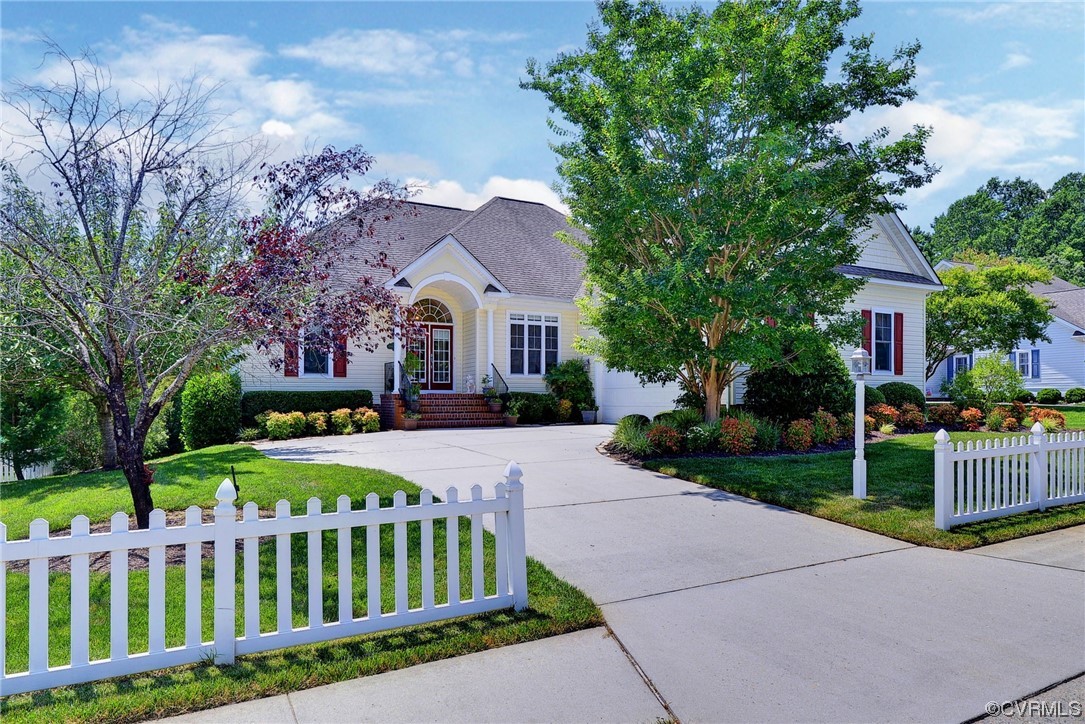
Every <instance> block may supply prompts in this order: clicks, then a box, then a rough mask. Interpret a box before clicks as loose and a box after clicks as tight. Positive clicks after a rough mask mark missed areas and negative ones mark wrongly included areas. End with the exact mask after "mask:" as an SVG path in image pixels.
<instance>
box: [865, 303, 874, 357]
mask: <svg viewBox="0 0 1085 724" xmlns="http://www.w3.org/2000/svg"><path fill="white" fill-rule="evenodd" d="M870 319H871V316H870V310H869V309H864V310H863V349H865V350H866V353H867V354H874V346H873V345H872V344H871V343H870V340H871V338H872V337H873V334H874V331H873V329H872V328H871V326H870Z"/></svg>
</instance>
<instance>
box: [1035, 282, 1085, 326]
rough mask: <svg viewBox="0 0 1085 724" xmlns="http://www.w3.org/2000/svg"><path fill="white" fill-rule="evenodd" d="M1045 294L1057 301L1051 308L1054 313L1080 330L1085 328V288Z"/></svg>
mask: <svg viewBox="0 0 1085 724" xmlns="http://www.w3.org/2000/svg"><path fill="white" fill-rule="evenodd" d="M1060 281H1061V280H1060ZM1044 296H1045V297H1047V298H1048V299H1050V300H1051V301H1052V302H1054V303H1055V306H1054V307H1053V308H1052V309H1051V313H1052V314H1054V315H1055V316H1056V317H1058V318H1059V319H1061V320H1063V321H1065V322H1069V323H1070V324H1072V325H1074V326H1075V327H1077V328H1078V329H1080V330H1085V289H1082V288H1080V287H1078V288H1072V289H1066V290H1063V291H1059V292H1048V293H1047V294H1045V295H1044Z"/></svg>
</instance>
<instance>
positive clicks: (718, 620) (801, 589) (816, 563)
mask: <svg viewBox="0 0 1085 724" xmlns="http://www.w3.org/2000/svg"><path fill="white" fill-rule="evenodd" d="M609 433H610V428H609V427H608V426H604V425H598V426H559V427H548V428H527V427H524V428H497V429H484V430H455V431H454V430H432V431H416V432H409V433H407V432H388V433H382V434H379V435H357V436H351V437H331V438H318V439H309V440H298V441H290V442H285V443H273V444H267V445H263V446H261V449H263V450H264V452H265V453H267V454H268V455H271V456H274V457H278V458H282V459H286V460H295V461H302V462H338V463H342V464H345V465H355V466H363V467H373V468H382V469H385V470H389V471H392V472H395V473H399V474H400V475H403V476H404V477H406V478H408V479H410V480H412V481H414V482H416V483H418V484H419V485H422V486H425V487H430V488H431V489H433V490H434V491H435V492H437V493H438V494H441V493H442V492H443V491H444V490H445V488H446V487H447V486H449V485H456V486H457V487H458V488H460V490H461V491H465V490H467V489H468V488H469V487H470V486H471V485H473V484H475V483H481V484H482V485H483V487H484V489H486V488H487V487H488V486H489V485H492V484H493V483H495V482H497V481H499V480H500V479H501V471H502V469H503V467H504V465H505V463H506V462H507V461H508V460H510V459H514V460H516V461H517V462H519V463H520V464H521V466H522V467H523V469H524V486H525V493H524V495H525V503H526V507H527V515H526V526H527V540H528V553H529V554H530V555H533V556H535V557H536V558H538V559H540V560H542V561H543V562H544V563H546V564H547V565H548V566H550V568H551V569H552V570H554V571H555V572H556V573H557V574H558V575H560V576H562V577H564V578H566V579H567V580H569V581H571V582H572V583H574V584H576V585H577V586H579V587H580V588H581V589H583V590H584V591H586V592H587V593H588V594H589V595H590V596H592V598H594V599H595V600H596V601H597V602H598V603H599V604H600V605H601V606H602V609H603V612H604V615H605V617H606V620H607V622H608V625H609V628H610V629H611V630H612V632H613V634H614V638H613V639H608V641H610V642H611V643H608V644H606V645H609V646H613V647H616V649H620V650H621V651H622V652H623V653H625V654H626V655H627V656H626V657H621V656H618V657H615V656H612V655H610V654H607V655H606V656H603V655H599V656H597V658H598V660H599V661H604V660H605V661H607V662H609V663H607V664H605V665H604V664H600V666H603V667H604V668H607V676H608V677H609V678H607V679H606V680H608V681H615V682H616V681H618V680H621V681H623V682H625V683H624V684H622V686H624V687H626V688H628V692H627V695H625V696H621V697H619V699H620V700H621V701H622V702H623V704H624V706H623V708H620V709H614V710H613V714H614V716H613V717H612V718H614V719H623V720H627V719H630V718H632V719H643V720H652V719H654V718H656V717H657V716H663V715H664V714H663V710H662V709H661V708H662V707H666V709H665V711H667V712H669V713H670V714H673V715H674V716H676V717H677V718H679V719H681V720H683V721H854V720H861V721H903V720H909V721H911V720H923V721H963V720H966V719H970V718H973V717H976V716H980V715H982V714H983V713H984V709H985V706H986V704H987V702H989V701H999V702H1002V701H1006V700H1013V699H1017V698H1021V697H1025V696H1028V695H1030V694H1032V693H1034V692H1037V691H1040V690H1041V689H1044V688H1046V687H1048V686H1051V685H1053V684H1056V683H1058V682H1061V681H1064V680H1066V679H1068V678H1071V677H1073V676H1075V675H1078V674H1080V673H1082V672H1083V671H1085V527H1078V528H1076V529H1070V530H1067V531H1060V532H1057V533H1054V534H1048V535H1047V536H1037V537H1035V538H1030V539H1023V540H1021V541H1015V542H1011V543H1007V544H1001V545H998V546H990V547H989V548H988V549H978V550H975V551H972V552H969V553H953V552H947V551H939V550H933V549H929V548H922V547H916V546H911V545H908V544H906V543H902V542H900V541H897V540H893V539H890V538H885V537H882V536H878V535H874V534H872V533H867V532H864V531H860V530H856V529H853V528H849V527H847V526H843V525H838V524H835V523H830V522H828V521H824V520H821V519H818V518H812V517H809V516H806V515H802V514H799V513H795V512H792V511H788V510H784V509H781V508H776V507H773V506H769V505H764V504H761V503H758V502H755V501H752V500H749V499H746V498H741V497H738V496H733V495H728V494H725V493H721V492H720V491H716V490H713V489H709V488H705V487H702V486H698V485H693V484H690V483H685V482H683V481H679V480H674V479H672V478H668V477H666V476H661V475H658V474H655V473H652V472H649V471H646V470H642V469H639V468H633V467H630V466H626V465H622V464H620V463H616V462H614V461H612V460H610V459H608V458H605V457H603V456H601V455H599V454H598V453H597V452H596V450H595V447H596V445H597V444H598V443H600V442H601V441H602V440H605V439H606V438H607V437H608V436H609ZM564 638H565V637H559V638H558V639H557V640H556V641H557V642H558V643H557V644H551V646H553V645H560V642H561V641H562V640H563V639H564ZM570 641H572V640H570ZM577 641H579V639H578V640H577ZM581 643H582V642H581ZM572 645H573V644H572V643H570V646H572ZM592 645H593V646H596V645H600V646H601V645H602V644H599V643H598V642H596V641H593V644H592ZM517 648H519V647H513V649H517ZM593 660H594V659H593ZM439 663H440V662H439ZM613 666H617V667H620V668H625V669H627V670H625V671H621V672H619V671H612V670H610V668H609V667H613ZM418 668H421V667H418ZM634 672H635V674H636V675H633V674H634ZM593 675H598V676H602V675H603V674H602V669H600V671H599V672H598V673H597V674H593ZM420 676H421V674H420ZM602 680H603V679H600V681H602ZM556 685H557V684H556ZM614 685H615V686H617V684H614ZM337 686H340V685H337ZM423 690H424V688H423ZM614 693H616V692H613V691H611V692H610V694H614ZM649 693H650V694H651V695H652V696H646V695H647V694H649ZM361 695H362V693H361V692H360V691H359V696H361ZM292 697H293V698H292V699H291V701H294V700H295V699H297V697H298V695H292ZM653 697H654V699H653ZM608 698H609V697H608ZM657 701H658V702H659V703H658V704H657V703H656V702H657ZM563 702H564V704H566V705H567V711H566V712H565V714H566V716H563V715H562V713H561V712H560V711H555V710H554V709H553V706H554V705H555V702H553V701H549V702H548V706H549V707H550V708H548V709H547V712H548V716H547V718H550V719H553V720H558V719H567V720H579V719H582V718H584V717H583V716H580V715H578V714H581V715H583V714H586V713H587V712H586V711H585V710H584V709H582V708H580V709H578V707H581V706H583V705H584V702H579V701H577V698H576V697H575V696H571V697H569V698H566V699H564V700H562V699H559V700H558V702H557V704H561V703H563ZM630 707H632V709H633V710H631V709H630ZM443 712H444V714H445V715H446V716H445V718H458V717H457V716H454V715H453V713H452V711H451V710H448V709H444V710H443ZM382 713H383V714H385V715H387V718H392V719H398V718H402V719H411V718H415V719H424V718H426V716H425V712H424V711H420V710H414V711H402V710H396V709H387V710H384V711H383V712H382ZM525 717H526V718H534V717H527V712H525V716H524V717H518V716H515V715H513V717H512V718H525ZM376 718H380V716H377V717H376ZM438 718H440V717H438ZM467 718H470V717H467ZM589 718H592V717H589Z"/></svg>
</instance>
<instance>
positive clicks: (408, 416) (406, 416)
mask: <svg viewBox="0 0 1085 724" xmlns="http://www.w3.org/2000/svg"><path fill="white" fill-rule="evenodd" d="M420 419H422V415H420V414H419V413H417V412H414V411H413V410H408V411H407V412H404V413H403V429H404V430H417V429H418V421H419V420H420Z"/></svg>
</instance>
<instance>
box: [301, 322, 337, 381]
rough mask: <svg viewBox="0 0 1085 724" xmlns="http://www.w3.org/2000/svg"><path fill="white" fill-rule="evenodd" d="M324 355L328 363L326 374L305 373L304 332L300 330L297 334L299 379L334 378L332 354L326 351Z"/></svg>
mask: <svg viewBox="0 0 1085 724" xmlns="http://www.w3.org/2000/svg"><path fill="white" fill-rule="evenodd" d="M324 355H325V356H326V357H327V359H328V362H327V368H328V371H327V372H324V373H320V372H306V371H305V331H304V330H300V331H299V332H298V377H299V378H301V377H317V378H328V377H334V376H335V368H334V367H333V365H334V363H335V360H334V359H332V353H331V351H328V352H325V353H324Z"/></svg>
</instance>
